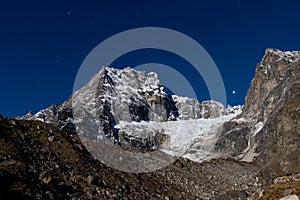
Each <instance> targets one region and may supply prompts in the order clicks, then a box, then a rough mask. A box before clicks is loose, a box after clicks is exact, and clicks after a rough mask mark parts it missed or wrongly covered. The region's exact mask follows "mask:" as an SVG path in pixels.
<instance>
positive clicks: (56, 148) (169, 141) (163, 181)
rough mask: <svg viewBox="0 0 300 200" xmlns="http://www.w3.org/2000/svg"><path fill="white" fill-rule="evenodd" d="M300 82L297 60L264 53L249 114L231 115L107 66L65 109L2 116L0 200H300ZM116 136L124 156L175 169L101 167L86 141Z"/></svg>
mask: <svg viewBox="0 0 300 200" xmlns="http://www.w3.org/2000/svg"><path fill="white" fill-rule="evenodd" d="M299 78H300V53H299V52H289V51H287V52H282V51H280V50H277V49H267V50H266V52H265V55H264V57H263V58H262V60H261V62H260V63H258V64H257V66H256V73H255V76H254V78H253V80H252V82H251V85H250V88H249V91H248V93H247V96H246V98H245V104H244V106H234V107H231V106H228V107H227V108H226V109H225V108H224V106H223V105H222V104H220V103H218V102H215V101H204V102H202V103H199V102H198V101H197V100H195V99H190V98H186V97H178V96H176V95H171V96H170V95H167V94H166V93H165V92H164V90H163V87H162V86H161V85H160V83H159V80H158V76H157V75H156V74H155V73H149V74H145V73H144V72H139V71H136V70H134V69H131V68H126V69H123V70H116V69H113V68H108V67H105V68H102V69H101V70H100V71H99V73H98V74H96V75H95V76H94V77H92V79H91V80H90V81H89V82H88V83H87V84H86V85H85V86H84V87H82V88H81V89H80V90H78V91H76V92H75V93H74V94H73V95H72V96H71V97H70V98H69V99H68V100H67V101H65V102H64V103H62V104H60V105H53V106H50V107H48V108H46V109H44V110H42V111H40V112H38V113H36V114H33V113H28V114H27V115H25V116H23V117H22V119H7V118H4V117H0V186H1V187H0V188H1V190H0V191H1V193H0V194H1V195H2V196H1V195H0V199H1V198H2V199H20V198H22V199H220V200H221V199H280V198H285V199H287V198H298V197H297V196H299V195H300V191H299V185H300V181H299V173H300V157H299V155H300V152H299V149H300V148H299V142H300V141H299V139H300V132H299V130H300V129H299V127H300V124H299V121H300V120H299V118H300V82H299V80H300V79H299ZM24 119H26V120H24ZM44 122H46V123H44ZM114 128H118V129H119V130H120V132H119V135H120V141H121V142H122V145H123V146H122V147H118V148H126V145H128V146H129V147H134V149H135V150H138V151H139V150H142V151H144V150H145V149H146V150H147V151H146V152H148V151H149V150H150V152H151V151H155V150H157V149H158V148H160V149H162V150H163V153H166V154H169V155H171V156H175V159H174V162H173V163H171V164H170V165H168V166H166V167H164V168H161V169H158V170H156V171H153V172H149V173H138V174H135V173H127V172H120V171H117V170H115V169H113V168H111V167H108V166H106V165H104V164H103V163H102V162H100V161H98V160H97V159H95V157H93V156H92V155H91V154H90V153H89V151H88V149H86V146H84V145H83V143H82V140H81V139H80V137H82V136H84V137H86V138H89V139H93V140H94V139H95V140H105V139H106V138H108V136H109V135H110V134H111V133H113V132H114ZM87 132H92V133H93V134H92V135H90V134H86V133H87ZM194 161H196V162H194ZM284 196H285V197H284Z"/></svg>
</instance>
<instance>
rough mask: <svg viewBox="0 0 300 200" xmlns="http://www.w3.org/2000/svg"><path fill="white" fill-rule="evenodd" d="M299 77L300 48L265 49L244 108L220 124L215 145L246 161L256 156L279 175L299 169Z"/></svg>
mask: <svg viewBox="0 0 300 200" xmlns="http://www.w3.org/2000/svg"><path fill="white" fill-rule="evenodd" d="M299 80H300V52H281V51H279V50H276V49H267V50H266V53H265V56H264V57H263V59H262V61H261V62H260V63H259V64H258V65H257V68H256V74H255V77H254V79H253V80H252V83H251V86H250V89H249V91H248V93H247V96H246V100H245V105H244V108H243V112H242V113H241V115H240V116H239V117H237V119H234V120H231V121H230V122H228V123H227V124H225V125H224V126H223V131H222V134H221V137H220V139H219V141H218V142H217V145H216V147H215V149H216V150H218V151H223V152H228V151H231V152H232V155H234V156H236V157H237V158H239V159H241V160H244V161H248V162H250V161H253V160H254V159H256V160H257V161H258V163H260V164H261V165H263V166H264V167H267V168H269V169H272V170H274V172H275V173H277V174H278V175H282V174H288V173H295V172H299V171H300V161H299V155H300V151H299V149H300V148H299V144H300V129H299V127H300V122H299V121H300V120H299V118H300V82H299ZM228 127H229V128H228ZM241 136H242V137H241ZM246 141H247V143H246Z"/></svg>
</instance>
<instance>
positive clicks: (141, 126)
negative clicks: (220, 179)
mask: <svg viewBox="0 0 300 200" xmlns="http://www.w3.org/2000/svg"><path fill="white" fill-rule="evenodd" d="M237 114H239V113H236V114H230V115H225V116H221V117H218V118H209V119H204V118H201V119H189V120H178V121H167V122H153V121H150V122H146V121H142V122H126V121H121V122H120V123H119V124H118V125H117V128H119V129H120V132H123V133H126V134H127V135H132V136H134V137H138V138H143V137H146V135H147V134H155V133H157V132H163V133H164V134H165V135H167V136H168V141H167V142H165V143H164V144H163V145H162V146H161V148H160V150H162V151H164V152H165V153H167V154H170V155H172V156H180V157H186V158H189V159H191V160H193V161H196V162H202V161H203V160H205V159H206V158H207V157H209V156H210V150H211V149H212V148H213V147H214V145H215V143H216V141H217V140H218V137H219V135H220V131H221V130H220V129H221V127H222V125H223V124H224V123H225V122H226V121H229V120H231V119H232V118H234V117H236V116H237Z"/></svg>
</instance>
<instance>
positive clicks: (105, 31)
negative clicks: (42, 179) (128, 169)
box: [0, 0, 300, 116]
mask: <svg viewBox="0 0 300 200" xmlns="http://www.w3.org/2000/svg"><path fill="white" fill-rule="evenodd" d="M299 9H300V1H288V0H287V1H280V0H272V1H221V0H220V1H216V0H210V1H200V0H195V1H187V0H186V1H176V0H160V1H158V0H151V1H150V0H149V1H146V0H145V1H124V0H120V1H113V0H112V1H103V0H98V1H88V0H87V1H81V0H78V1H73V0H72V1H71V0H70V1H65V0H59V1H55V0H52V1H48V0H42V1H40V0H39V1H30V0H29V1H21V0H20V1H14V0H0V24H1V29H0V58H1V59H0V66H1V68H0V92H1V104H0V113H1V114H2V115H4V116H17V115H23V114H25V113H27V112H28V111H29V110H32V111H33V112H36V111H38V110H40V109H43V108H45V107H47V106H49V105H51V104H58V103H61V102H63V101H64V100H66V99H67V98H68V97H69V96H70V95H71V93H72V90H73V84H74V80H75V77H76V73H77V71H78V69H79V67H80V65H81V63H82V62H83V60H84V59H85V57H86V56H87V55H88V53H89V52H90V51H91V50H92V49H93V48H94V47H96V46H97V45H98V44H99V43H101V42H102V41H103V40H105V39H107V38H109V37H110V36H112V35H115V34H117V33H119V32H122V31H125V30H128V29H132V28H138V27H165V28H169V29H173V30H176V31H179V32H182V33H184V34H186V35H188V36H189V37H191V38H193V39H194V40H196V41H197V42H198V43H199V44H201V45H202V46H203V47H204V48H205V49H206V51H207V52H208V53H209V54H210V56H211V57H212V58H213V60H214V62H215V63H216V65H217V66H218V68H219V71H220V72H221V75H222V77H223V81H224V84H225V87H226V93H227V102H228V103H229V104H232V105H235V104H243V102H244V97H245V95H246V92H247V90H248V88H249V85H250V82H251V79H252V78H253V76H254V72H255V66H256V64H257V63H258V62H259V61H260V60H261V58H262V56H263V55H264V51H265V49H266V48H269V47H272V48H278V49H281V50H300V39H299V38H300V12H299ZM126 56H127V57H126ZM147 62H159V63H164V64H167V65H169V66H172V65H174V66H175V65H177V66H178V65H179V64H180V65H184V62H183V61H181V60H180V59H178V58H176V56H174V55H170V54H166V52H160V51H152V52H151V51H150V52H149V51H137V52H132V53H129V54H128V55H124V56H122V57H121V58H120V59H118V60H117V61H116V62H115V63H114V65H116V66H118V67H120V68H122V67H125V66H135V65H137V64H142V63H147ZM200 79H201V78H200ZM200 85H201V84H200ZM233 91H235V94H233ZM201 92H202V91H201ZM201 92H200V93H201ZM202 93H203V96H201V97H199V100H204V99H207V98H208V96H207V91H206V89H205V87H204V89H203V92H202Z"/></svg>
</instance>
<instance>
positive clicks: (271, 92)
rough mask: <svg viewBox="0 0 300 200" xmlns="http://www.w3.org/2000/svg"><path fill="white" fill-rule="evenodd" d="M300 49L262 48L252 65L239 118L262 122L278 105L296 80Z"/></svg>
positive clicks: (297, 77) (297, 79)
mask: <svg viewBox="0 0 300 200" xmlns="http://www.w3.org/2000/svg"><path fill="white" fill-rule="evenodd" d="M299 62H300V52H282V51H280V50H277V49H266V52H265V55H264V57H263V59H262V61H261V62H260V63H259V64H258V65H257V66H256V72H255V77H254V78H253V80H252V82H251V85H250V88H249V90H248V93H247V96H246V98H245V105H244V108H243V113H242V117H246V118H252V119H254V120H255V121H262V122H266V121H267V119H268V116H270V113H271V112H272V110H274V109H276V107H278V106H279V105H278V103H280V101H281V99H282V98H286V97H287V94H286V92H287V91H288V90H290V87H291V86H292V85H293V84H294V83H295V82H297V81H299Z"/></svg>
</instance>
